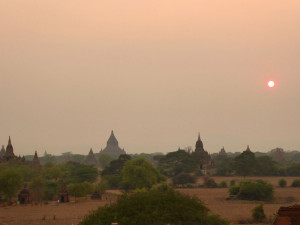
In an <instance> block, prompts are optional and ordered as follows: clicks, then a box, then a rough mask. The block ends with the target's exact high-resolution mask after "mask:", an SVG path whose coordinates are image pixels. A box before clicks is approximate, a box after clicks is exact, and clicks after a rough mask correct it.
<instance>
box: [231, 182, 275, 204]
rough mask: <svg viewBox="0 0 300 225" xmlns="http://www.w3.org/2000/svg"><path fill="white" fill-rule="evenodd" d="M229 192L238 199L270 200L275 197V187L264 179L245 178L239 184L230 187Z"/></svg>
mask: <svg viewBox="0 0 300 225" xmlns="http://www.w3.org/2000/svg"><path fill="white" fill-rule="evenodd" d="M229 194H230V195H231V197H234V198H237V199H244V200H261V201H264V200H265V201H270V200H272V199H273V197H274V196H273V195H274V188H273V186H272V185H271V184H269V183H267V182H265V181H262V180H258V181H252V180H243V181H241V182H240V183H239V185H238V186H232V187H230V188H229Z"/></svg>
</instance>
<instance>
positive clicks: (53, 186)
mask: <svg viewBox="0 0 300 225" xmlns="http://www.w3.org/2000/svg"><path fill="white" fill-rule="evenodd" d="M58 188H59V185H58V183H57V182H53V181H46V182H45V185H44V189H43V199H44V200H46V201H50V200H53V198H54V197H55V196H56V195H57V192H58Z"/></svg>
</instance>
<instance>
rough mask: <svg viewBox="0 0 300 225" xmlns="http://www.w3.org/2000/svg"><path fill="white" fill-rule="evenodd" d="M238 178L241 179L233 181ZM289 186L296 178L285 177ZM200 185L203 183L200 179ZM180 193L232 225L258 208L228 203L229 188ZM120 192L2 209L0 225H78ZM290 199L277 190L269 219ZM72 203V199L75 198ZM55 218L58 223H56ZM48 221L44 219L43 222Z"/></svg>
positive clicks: (298, 195) (299, 196)
mask: <svg viewBox="0 0 300 225" xmlns="http://www.w3.org/2000/svg"><path fill="white" fill-rule="evenodd" d="M214 179H215V180H216V182H217V183H220V182H221V181H223V180H224V181H230V180H232V179H233V178H232V177H229V178H227V177H214ZM234 179H238V178H234ZM253 179H263V180H266V181H268V182H270V183H272V184H273V185H276V186H277V182H278V180H279V179H280V178H279V177H259V178H258V177H255V178H253ZM285 179H286V180H287V181H288V185H289V184H290V183H291V181H293V180H294V179H295V178H285ZM200 182H202V181H201V180H200ZM179 191H180V192H182V193H185V194H187V195H190V196H196V197H197V198H199V199H201V200H202V201H203V202H204V203H205V205H206V206H207V207H208V208H209V209H211V211H213V212H215V213H217V214H220V215H221V216H222V217H223V218H226V219H228V220H229V221H230V222H231V224H232V225H238V224H242V223H239V222H241V221H246V220H247V219H250V218H251V209H253V208H254V207H255V206H257V205H258V202H250V201H239V200H230V201H228V200H226V198H227V197H228V189H227V188H216V189H209V188H195V189H179ZM119 193H120V192H119V191H111V192H110V194H109V195H108V199H106V198H104V200H101V201H92V200H89V199H86V198H83V199H80V201H79V202H77V203H74V202H71V203H66V204H59V205H57V204H56V203H55V202H51V203H49V204H48V205H27V206H21V205H18V206H17V205H15V206H5V207H3V206H2V207H0V225H45V224H49V225H54V224H55V225H72V224H73V225H77V224H78V223H79V222H80V221H81V220H82V218H83V217H84V215H86V214H87V213H88V212H89V211H91V210H95V209H97V208H98V207H99V206H103V205H105V204H107V203H110V202H113V201H115V199H116V194H119ZM288 196H292V197H294V198H295V199H296V200H300V189H299V188H290V187H288V188H277V187H276V188H275V198H276V199H275V202H273V203H265V205H264V209H265V213H266V215H267V216H270V215H273V214H274V213H276V212H277V211H278V209H279V207H280V206H288V205H293V204H295V203H296V202H289V203H286V201H285V199H286V198H287V197H288ZM72 200H73V198H72ZM54 216H55V220H54ZM43 218H45V220H43Z"/></svg>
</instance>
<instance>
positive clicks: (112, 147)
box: [100, 131, 126, 156]
mask: <svg viewBox="0 0 300 225" xmlns="http://www.w3.org/2000/svg"><path fill="white" fill-rule="evenodd" d="M100 153H106V154H110V155H116V156H119V155H123V154H126V152H125V150H124V149H121V148H120V147H119V142H118V140H117V138H116V137H115V135H114V131H111V134H110V137H109V139H108V141H107V145H106V147H105V148H104V149H103V150H101V151H100Z"/></svg>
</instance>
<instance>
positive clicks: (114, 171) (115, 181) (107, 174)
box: [101, 155, 131, 188]
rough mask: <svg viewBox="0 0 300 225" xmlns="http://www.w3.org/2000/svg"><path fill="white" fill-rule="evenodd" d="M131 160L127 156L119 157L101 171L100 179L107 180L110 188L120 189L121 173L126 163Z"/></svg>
mask: <svg viewBox="0 0 300 225" xmlns="http://www.w3.org/2000/svg"><path fill="white" fill-rule="evenodd" d="M129 160H131V157H130V156H129V155H120V156H119V158H118V159H116V160H113V161H111V162H110V163H109V166H107V167H105V168H104V170H103V171H102V173H101V175H102V177H103V178H104V179H105V180H107V182H108V184H109V187H110V188H121V186H122V177H121V171H122V169H123V166H124V165H125V163H126V162H127V161H129Z"/></svg>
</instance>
